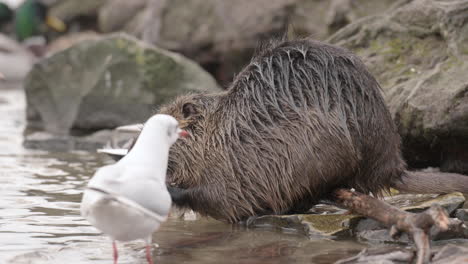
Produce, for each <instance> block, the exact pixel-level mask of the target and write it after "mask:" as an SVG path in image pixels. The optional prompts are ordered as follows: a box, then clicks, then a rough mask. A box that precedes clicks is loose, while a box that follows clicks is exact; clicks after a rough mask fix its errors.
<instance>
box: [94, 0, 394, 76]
mask: <svg viewBox="0 0 468 264" xmlns="http://www.w3.org/2000/svg"><path fill="white" fill-rule="evenodd" d="M140 1H142V0H139V1H137V2H140ZM114 2H116V3H115V4H112V5H115V6H117V2H130V1H123V0H122V1H114ZM330 2H331V1H324V0H256V1H250V0H237V1H218V0H204V1H199V0H186V1H166V0H148V3H147V5H146V7H145V8H144V10H143V11H141V10H139V11H136V10H137V9H138V8H135V9H132V10H131V11H129V13H128V14H125V15H124V16H123V17H126V16H127V15H128V16H129V17H132V18H131V19H129V20H127V21H129V22H126V21H125V23H124V21H123V19H122V20H120V19H117V18H115V20H116V22H113V21H110V20H111V19H109V18H106V16H104V14H103V15H102V17H101V16H100V23H101V24H102V25H101V28H102V29H103V30H109V29H111V28H113V29H114V30H116V29H117V28H120V30H124V31H126V32H129V33H131V34H134V35H135V36H137V37H141V38H143V39H144V40H145V41H147V42H150V43H153V44H156V45H158V46H161V47H163V48H166V49H169V50H172V51H176V52H180V53H182V54H184V55H185V56H187V57H189V58H191V59H193V60H195V61H197V62H198V63H200V64H201V65H202V66H203V67H204V68H205V69H207V70H208V71H209V72H211V73H212V74H213V75H214V76H215V77H216V78H217V79H218V80H220V82H221V83H223V84H226V83H229V82H231V81H232V77H233V75H234V74H236V73H238V72H239V71H240V70H241V69H242V67H243V66H244V65H245V64H247V63H248V62H249V61H250V59H251V57H252V54H253V52H254V50H255V49H256V48H257V47H258V45H259V42H260V41H262V40H264V39H265V38H270V37H271V36H282V35H283V34H285V33H286V32H288V27H289V28H290V29H291V31H293V32H294V34H295V35H298V36H313V37H314V38H317V39H324V38H326V37H327V36H328V35H329V29H328V25H327V23H324V21H326V20H327V16H328V14H329V13H330V12H331V11H329V10H330V9H331V8H334V7H332V5H331V3H330ZM353 2H357V3H356V4H353V5H350V8H351V9H352V10H353V11H352V12H353V13H355V14H356V19H357V18H359V17H360V16H364V15H366V14H378V13H380V12H383V11H384V10H386V9H387V8H389V7H390V6H392V5H394V3H393V2H394V1H391V0H385V1H372V0H359V1H353ZM375 2H379V3H377V4H376V3H375ZM399 2H400V1H399ZM108 5H110V3H108ZM132 5H135V6H138V7H139V5H138V4H136V3H135V4H132ZM193 10H197V12H193ZM103 12H104V11H103ZM116 12H117V11H116ZM332 13H333V12H332ZM101 18H102V19H101ZM117 20H118V21H117ZM108 21H109V22H108ZM352 21H354V18H353V19H352ZM173 25H177V27H174V26H173Z"/></svg>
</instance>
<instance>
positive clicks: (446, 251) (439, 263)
mask: <svg viewBox="0 0 468 264" xmlns="http://www.w3.org/2000/svg"><path fill="white" fill-rule="evenodd" d="M432 261H433V262H432V263H433V264H461V263H468V248H466V247H460V246H456V245H446V246H445V247H443V248H442V249H441V250H440V251H439V252H437V254H435V256H434V257H433V258H432Z"/></svg>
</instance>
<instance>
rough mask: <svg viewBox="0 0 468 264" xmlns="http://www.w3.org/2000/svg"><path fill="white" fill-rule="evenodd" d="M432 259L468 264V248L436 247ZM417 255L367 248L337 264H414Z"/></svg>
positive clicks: (392, 248) (438, 263)
mask: <svg viewBox="0 0 468 264" xmlns="http://www.w3.org/2000/svg"><path fill="white" fill-rule="evenodd" d="M433 251H434V256H433V257H432V262H431V263H433V264H442V263H443V264H462V263H468V248H467V247H463V246H457V245H452V244H448V245H445V246H443V247H440V246H439V247H436V248H435V249H434V250H433ZM414 257H415V254H414V251H413V250H410V249H408V248H401V247H396V246H386V247H377V248H367V249H364V250H362V251H361V252H360V253H359V254H358V255H356V256H354V257H351V258H347V259H342V260H339V261H337V262H335V264H374V263H375V264H397V263H412V261H413V260H414Z"/></svg>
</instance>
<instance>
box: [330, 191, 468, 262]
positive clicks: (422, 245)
mask: <svg viewBox="0 0 468 264" xmlns="http://www.w3.org/2000/svg"><path fill="white" fill-rule="evenodd" d="M333 194H334V197H335V200H336V201H337V202H338V203H340V204H341V205H342V206H344V207H346V208H348V209H349V210H351V211H353V212H354V213H357V214H360V215H363V216H366V217H369V218H372V219H375V220H377V221H379V222H381V223H383V224H384V225H386V226H388V227H390V234H391V235H392V237H397V236H399V235H400V234H401V233H402V232H405V233H407V234H408V235H409V236H410V237H411V238H412V239H413V241H414V244H415V246H416V254H417V261H416V263H417V264H423V263H429V261H430V258H431V251H430V244H429V234H430V231H431V228H432V227H435V228H436V231H437V232H441V231H447V230H449V229H452V230H457V229H459V228H460V226H461V225H462V222H461V221H459V220H457V219H450V218H449V217H448V215H447V212H446V211H445V209H443V208H442V207H441V206H439V205H433V206H431V208H429V209H428V210H426V211H424V212H421V213H418V214H415V213H410V212H406V211H403V210H400V209H398V208H396V207H394V206H391V205H389V204H387V203H385V202H383V201H381V200H378V199H376V198H374V197H371V196H368V195H365V194H362V193H358V192H353V191H349V190H345V189H338V190H335V191H334V193H333Z"/></svg>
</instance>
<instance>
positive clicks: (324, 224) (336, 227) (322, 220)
mask: <svg viewBox="0 0 468 264" xmlns="http://www.w3.org/2000/svg"><path fill="white" fill-rule="evenodd" d="M360 218H361V217H359V216H355V215H313V214H297V215H265V216H260V217H257V218H255V219H254V220H253V221H251V222H250V223H249V224H248V226H249V227H267V228H275V229H283V230H295V231H296V232H298V233H300V234H304V235H306V236H308V237H311V238H312V237H314V238H317V237H332V236H343V235H347V236H349V235H350V233H351V232H350V231H351V229H352V228H353V227H354V226H355V225H356V224H357V222H358V221H359V219H360Z"/></svg>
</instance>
